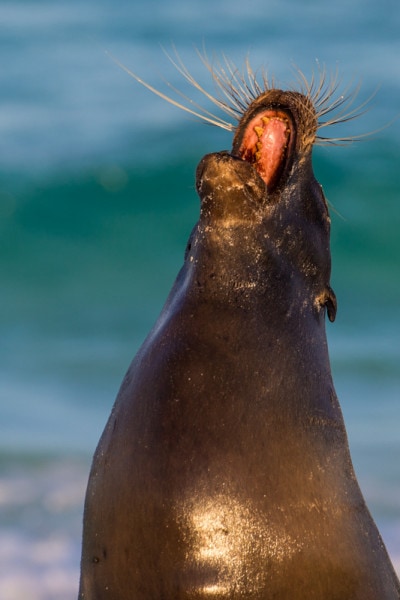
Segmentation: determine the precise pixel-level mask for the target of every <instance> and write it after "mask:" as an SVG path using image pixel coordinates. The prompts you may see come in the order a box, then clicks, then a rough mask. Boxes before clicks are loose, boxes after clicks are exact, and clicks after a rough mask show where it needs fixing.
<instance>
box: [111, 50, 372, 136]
mask: <svg viewBox="0 0 400 600" xmlns="http://www.w3.org/2000/svg"><path fill="white" fill-rule="evenodd" d="M173 52H174V56H173V57H172V56H171V55H170V54H169V53H168V52H167V51H166V50H164V53H165V55H166V57H167V58H168V60H169V61H170V62H171V64H172V65H173V66H174V68H175V69H176V70H177V71H178V73H179V74H180V75H181V76H182V77H183V79H184V80H185V81H186V82H187V83H188V84H189V85H191V86H192V87H193V88H194V89H196V90H197V91H198V92H200V93H201V94H203V96H205V98H206V99H207V100H208V101H209V102H211V103H212V104H214V106H216V107H217V108H218V109H219V110H221V111H222V112H223V113H225V114H226V115H228V117H230V118H231V119H233V120H234V122H230V121H228V120H226V119H224V118H222V117H221V116H219V115H216V114H214V112H212V111H210V110H208V109H206V108H204V107H203V106H202V105H201V104H200V103H198V102H195V101H194V100H193V99H192V98H190V96H188V95H186V94H184V93H183V92H181V91H180V90H179V89H177V88H176V87H174V86H173V85H171V84H170V83H169V82H168V81H165V84H166V85H167V86H168V87H169V88H170V90H171V91H172V92H173V93H174V94H176V95H178V96H180V97H181V98H182V99H183V101H182V102H181V101H178V100H176V99H174V98H173V97H171V96H169V95H168V94H165V93H164V92H161V91H160V90H158V89H157V88H155V87H153V86H152V85H150V84H149V83H147V82H146V81H144V80H143V79H141V78H140V77H139V76H138V75H136V74H135V73H133V72H132V71H131V70H130V69H129V68H127V67H126V66H125V65H124V64H122V63H121V62H120V61H119V60H118V59H116V58H115V57H114V56H112V55H111V54H109V53H108V54H109V56H110V57H111V58H112V60H113V61H114V62H115V63H116V64H117V65H118V66H119V67H120V68H121V69H123V70H124V71H125V72H126V73H128V74H129V75H130V76H131V77H133V78H134V79H135V80H136V81H137V82H138V83H140V84H141V85H143V86H144V87H146V88H147V89H148V90H150V91H151V92H153V93H154V94H156V95H157V96H159V97H160V98H162V99H163V100H166V101H167V102H169V103H170V104H172V105H173V106H176V107H177V108H179V109H181V110H183V111H185V112H187V113H189V114H191V115H193V116H194V117H196V118H198V119H200V120H201V121H203V122H205V123H210V124H211V125H215V126H216V127H220V128H222V129H225V130H227V131H231V132H233V131H234V130H235V128H236V123H235V122H238V121H239V120H240V119H241V118H242V116H243V114H244V113H245V112H246V111H247V110H248V108H249V106H250V105H251V104H252V103H253V102H254V101H255V100H257V98H259V96H261V95H262V94H265V93H266V92H267V91H268V90H271V89H274V88H275V81H274V78H273V77H272V78H269V77H268V74H267V71H266V70H265V69H264V68H261V69H260V70H259V71H254V70H253V68H252V66H251V64H250V59H249V56H246V58H245V61H244V64H243V68H242V70H239V68H238V67H237V66H236V65H235V64H234V62H233V61H232V60H230V59H229V58H228V57H227V56H226V55H225V54H222V59H221V60H218V59H215V58H213V60H212V61H211V60H210V59H209V58H208V56H207V53H206V51H205V48H203V51H202V52H201V51H199V50H198V49H196V53H197V55H198V57H199V58H200V60H201V62H202V64H203V66H204V67H205V68H206V70H207V71H208V72H209V73H210V75H211V79H212V81H213V84H214V94H213V93H211V92H209V91H207V89H206V88H205V87H203V86H202V85H201V84H200V83H199V81H198V80H197V79H195V77H194V76H193V75H192V74H191V73H190V71H189V69H188V68H187V67H186V66H185V64H184V63H183V61H182V59H181V57H180V56H179V54H178V52H177V50H176V48H175V47H174V46H173ZM294 71H295V75H296V80H297V86H293V87H292V88H291V91H292V92H294V93H299V92H300V93H301V94H303V96H304V97H305V98H304V104H303V109H304V111H306V113H307V114H308V115H309V119H310V122H314V123H315V119H316V120H317V123H318V125H317V132H316V134H312V135H315V136H316V137H315V140H313V137H310V143H313V141H315V143H317V144H318V145H342V144H348V143H351V142H353V141H358V140H361V139H363V138H364V137H367V136H369V135H371V133H365V134H361V135H355V136H354V135H352V136H338V137H329V136H321V135H320V133H319V132H320V130H321V129H322V128H326V127H331V126H335V125H339V124H343V123H347V122H349V121H352V120H354V119H356V118H358V117H359V116H361V115H363V114H365V112H366V111H367V110H368V107H369V105H370V102H371V100H372V98H373V97H374V96H375V95H376V93H377V90H375V91H374V92H373V93H372V94H371V95H370V96H369V97H368V98H367V99H366V100H365V101H364V102H362V103H361V104H359V105H356V106H355V102H356V99H357V97H358V95H359V92H360V89H361V85H360V84H358V85H357V86H356V87H355V88H353V86H352V85H347V86H346V87H345V88H344V90H343V91H342V92H341V93H339V90H340V88H341V84H342V81H341V79H340V77H339V74H338V69H337V68H336V70H335V71H334V72H333V73H331V74H330V75H329V76H328V73H327V69H326V66H325V65H320V63H319V62H318V61H317V72H315V71H312V73H311V77H310V78H307V77H306V75H305V74H304V72H303V71H302V70H301V69H299V68H298V67H296V66H294Z"/></svg>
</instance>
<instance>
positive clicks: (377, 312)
mask: <svg viewBox="0 0 400 600" xmlns="http://www.w3.org/2000/svg"><path fill="white" fill-rule="evenodd" d="M399 31H400V7H399V4H398V2H397V1H395V0H391V1H390V0H382V1H381V2H380V3H379V4H376V2H375V1H372V0H353V1H352V2H351V3H350V2H348V1H347V0H336V2H334V3H332V2H325V1H322V2H318V3H317V2H312V1H310V0H302V1H300V2H298V1H297V0H283V1H278V0H266V1H261V0H248V1H247V2H241V1H239V0H229V1H228V0H221V1H220V2H215V1H214V0H202V2H198V3H192V2H187V1H183V0H171V1H169V2H156V1H155V0H148V1H147V2H139V1H137V0H129V1H128V0H125V1H124V0H112V1H111V0H97V1H94V0H68V1H66V0H59V1H58V2H54V1H53V2H51V1H50V0H38V1H36V2H29V1H23V0H10V1H3V0H1V1H0V56H1V66H0V250H1V251H0V273H1V294H0V382H1V386H0V394H1V398H0V598H2V600H22V599H24V600H26V599H29V600H50V599H51V600H71V599H73V598H75V596H76V593H77V587H78V570H79V554H80V536H81V515H82V510H83V499H84V491H85V486H86V480H87V475H88V469H89V465H90V460H91V456H92V453H93V451H94V448H95V445H96V443H97V440H98V438H99V435H100V433H101V431H102V429H103V426H104V423H105V421H106V419H107V416H108V414H109V411H110V409H111V406H112V403H113V401H114V398H115V395H116V393H117V391H118V387H119V385H120V382H121V380H122V377H123V375H124V373H125V371H126V369H127V367H128V365H129V362H130V360H131V359H132V357H133V355H134V353H135V352H136V350H137V349H138V347H139V345H140V343H141V342H142V341H143V339H144V337H145V335H146V333H147V332H148V330H149V329H150V327H151V326H152V324H153V322H154V320H155V318H156V317H157V315H158V313H159V311H160V309H161V306H162V304H163V302H164V300H165V298H166V295H167V293H168V291H169V289H170V287H171V285H172V283H173V280H174V278H175V276H176V274H177V272H178V269H179V268H180V265H181V263H182V256H183V251H184V247H185V242H186V239H187V237H188V235H189V233H190V230H191V228H192V226H193V224H194V223H195V221H196V219H197V215H198V200H197V197H196V193H195V189H194V171H195V167H196V165H197V162H198V161H199V159H200V158H201V157H202V156H203V155H204V154H205V153H207V152H213V151H217V150H222V149H228V148H229V147H230V145H231V135H230V134H228V133H226V132H223V131H222V130H220V129H216V128H214V127H210V126H207V125H204V124H201V123H199V122H197V121H196V120H194V119H192V118H191V117H190V116H188V115H187V114H185V113H183V112H181V111H179V110H177V109H175V108H173V107H171V106H169V105H167V104H166V103H165V102H163V101H162V100H160V99H159V98H157V97H155V96H153V95H152V94H151V93H150V92H148V91H147V90H145V89H144V88H142V87H141V86H140V85H139V84H137V83H136V82H135V81H134V80H133V79H131V78H130V77H129V76H128V75H127V74H126V73H125V72H123V71H122V70H121V69H120V68H118V67H117V66H116V64H115V63H114V62H113V61H112V60H111V59H110V57H109V56H108V55H107V54H106V51H108V52H111V53H112V54H113V55H115V56H116V57H117V58H118V59H119V60H120V61H121V62H123V63H124V64H126V65H127V66H128V67H130V68H131V69H132V70H133V71H135V72H136V73H137V74H138V75H140V76H142V77H144V78H145V79H146V80H147V81H149V82H150V83H151V84H153V85H155V86H156V87H161V88H162V89H164V91H165V90H167V89H168V88H166V87H165V85H164V84H163V79H167V80H168V81H170V82H171V83H172V84H173V85H174V86H176V87H178V88H179V89H181V90H183V91H187V87H186V85H185V83H184V82H183V81H182V78H181V77H180V76H179V74H178V73H177V72H176V71H175V70H174V68H173V67H172V66H171V65H170V63H169V62H168V60H167V59H166V57H165V56H164V54H163V52H162V49H161V47H165V48H166V49H167V50H171V45H172V44H175V45H176V47H177V49H178V51H179V53H180V55H181V56H182V58H183V60H184V62H185V64H186V65H187V66H188V67H189V69H190V70H191V72H192V73H193V74H194V75H195V77H197V78H198V80H199V81H200V82H201V83H202V84H203V85H204V86H205V87H208V89H209V90H210V91H213V87H212V84H211V82H210V77H209V74H208V73H207V71H206V70H205V69H204V67H203V66H202V65H201V61H200V60H199V59H198V57H197V55H196V52H195V47H198V48H202V47H203V44H204V45H205V46H206V49H207V50H208V51H209V53H210V55H212V53H213V52H215V53H216V55H217V56H219V57H221V53H225V54H226V55H227V56H229V57H230V58H231V59H232V60H233V61H235V62H236V63H237V64H239V65H242V64H243V59H244V57H245V56H246V54H249V56H250V59H251V63H252V65H253V67H254V68H255V69H256V68H257V67H261V66H266V67H267V68H268V70H269V72H270V73H271V74H274V76H275V77H276V79H277V80H278V82H279V83H281V85H282V86H284V85H285V84H287V83H289V84H291V83H293V81H294V79H295V77H296V75H295V72H294V70H293V64H294V63H295V64H296V65H297V66H298V67H299V68H301V69H302V70H303V71H304V73H305V74H306V76H307V77H308V78H309V77H310V76H311V73H312V71H313V70H314V71H317V70H318V63H317V61H319V64H326V66H327V68H328V70H329V71H332V72H334V71H335V70H336V69H338V72H339V73H340V75H341V76H342V78H343V87H342V89H345V88H346V86H347V85H350V86H352V87H353V88H354V87H356V86H357V83H358V82H361V90H360V93H359V97H358V99H357V102H362V101H363V100H365V99H366V98H368V97H369V96H370V95H371V94H372V93H373V92H374V91H376V90H377V93H376V95H375V97H374V98H373V100H372V101H371V102H370V105H369V111H368V112H367V113H366V114H365V115H364V116H363V117H361V118H360V119H358V120H356V121H354V122H350V123H348V124H347V126H346V127H345V128H344V129H343V128H342V130H341V131H340V133H341V134H343V133H344V134H346V135H352V134H359V133H366V132H371V131H376V130H379V129H381V128H382V127H383V126H384V125H387V124H389V125H388V127H386V128H384V129H382V130H381V131H379V132H378V133H376V134H375V135H373V136H370V137H367V138H366V139H365V140H364V141H362V142H357V143H353V144H352V145H350V146H348V147H345V148H343V147H339V148H338V147H336V148H316V150H315V153H314V166H315V172H316V175H317V177H318V179H319V180H320V182H321V183H322V184H323V186H324V189H325V193H326V195H327V197H328V199H329V201H330V203H331V206H332V256H333V275H332V286H333V288H334V289H335V291H336V294H337V296H338V300H339V311H338V317H337V320H336V322H335V323H334V324H333V325H331V324H328V326H327V328H328V336H329V344H330V351H331V360H332V368H333V372H334V378H335V383H336V388H337V392H338V395H339V398H340V401H341V404H342V408H343V412H344V416H345V420H346V424H347V429H348V435H349V439H350V445H351V450H352V456H353V460H354V463H355V467H356V471H357V475H358V478H359V481H360V484H361V487H362V489H363V492H364V495H365V497H366V499H367V502H368V504H369V507H370V509H371V511H372V513H373V516H374V518H375V520H376V521H377V523H378V526H379V528H380V530H381V532H382V534H383V537H384V540H385V542H386V545H387V547H388V549H389V552H390V554H391V557H392V559H393V562H394V564H395V566H396V568H397V569H398V570H399V569H400V461H399V458H400V427H399V426H400V398H399V396H400V370H399V359H400V344H399V334H400V310H399V308H400V306H399V305H400V277H399V262H400V241H399V233H398V232H399V230H400V206H399V200H400V198H399V183H400V169H399V156H400V152H399V139H400V123H399V120H397V121H396V120H395V121H393V119H395V117H396V116H398V114H399V112H400V109H399V106H400V103H399V98H400V59H399V57H400V36H399ZM378 88H379V89H378ZM189 93H190V95H192V96H193V97H194V98H195V99H197V100H199V96H198V95H197V94H196V93H195V92H193V90H191V91H189ZM201 102H202V104H203V105H205V106H207V107H208V108H210V106H209V105H207V102H206V101H205V100H201ZM391 121H393V122H392V123H391ZM326 133H329V134H330V135H331V136H335V135H337V134H338V130H332V131H330V132H326Z"/></svg>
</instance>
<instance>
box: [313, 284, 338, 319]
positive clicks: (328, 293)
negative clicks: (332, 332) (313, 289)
mask: <svg viewBox="0 0 400 600" xmlns="http://www.w3.org/2000/svg"><path fill="white" fill-rule="evenodd" d="M316 306H317V307H318V310H321V308H322V307H324V308H326V311H327V313H328V319H329V320H330V322H331V323H333V321H334V320H335V318H336V311H337V301H336V295H335V292H334V291H333V289H332V288H331V287H330V286H329V285H327V286H326V287H325V289H324V291H323V292H322V293H321V294H320V295H319V296H317V298H316Z"/></svg>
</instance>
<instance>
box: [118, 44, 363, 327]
mask: <svg viewBox="0 0 400 600" xmlns="http://www.w3.org/2000/svg"><path fill="white" fill-rule="evenodd" d="M199 54H200V53H199ZM200 58H201V60H202V62H203V64H204V65H205V67H206V68H207V69H208V71H209V72H210V74H211V77H212V79H213V83H214V84H215V89H216V93H215V94H212V93H209V92H208V91H207V90H206V89H205V88H204V87H203V86H202V85H201V84H200V83H198V82H197V81H196V79H195V78H194V77H193V76H192V75H191V73H190V72H189V70H188V69H187V68H186V66H185V65H184V64H183V62H182V60H181V59H180V57H179V56H178V55H177V54H176V58H175V59H173V58H171V59H170V60H171V62H172V63H173V65H174V66H175V67H176V68H177V69H178V71H179V72H180V74H181V75H182V76H183V77H184V79H186V81H187V82H189V84H191V85H192V86H193V87H194V88H195V89H197V90H198V91H200V92H201V93H202V94H204V96H205V97H206V98H207V100H208V101H211V102H212V103H213V104H214V105H216V106H217V107H218V109H220V110H221V111H223V113H225V115H228V118H226V117H221V116H219V115H217V114H213V113H212V112H210V111H209V110H208V109H205V108H203V107H202V106H201V105H200V104H198V103H196V102H193V101H192V99H191V98H189V97H188V96H185V95H184V94H180V92H178V93H179V94H180V95H181V97H182V96H183V98H184V99H186V100H187V103H186V104H185V102H182V101H177V100H175V99H173V98H171V97H170V96H168V95H166V94H164V93H163V92H161V91H159V90H157V89H156V88H154V87H153V86H151V85H149V84H147V83H146V82H145V81H143V80H142V79H140V78H139V77H138V76H136V75H135V74H134V73H132V72H131V71H130V70H129V69H127V68H126V67H125V66H124V65H122V64H121V63H118V61H116V62H117V63H118V64H119V65H120V66H121V67H122V68H123V69H124V70H126V71H127V72H128V73H129V74H130V75H131V76H133V77H134V78H135V79H136V80H137V81H139V83H141V84H143V85H144V86H145V87H147V88H148V89H149V90H151V91H152V92H154V93H155V94H157V95H158V96H160V97H161V98H163V99H164V100H167V101H168V102H170V103H171V104H173V105H175V106H177V107H178V108H180V109H182V110H184V111H186V112H189V113H190V114H192V115H194V116H196V117H198V118H200V119H201V120H202V121H204V122H206V123H209V124H212V125H216V126H217V127H220V128H222V129H226V130H228V131H230V132H232V133H234V139H233V145H232V150H231V152H218V153H215V154H208V155H206V156H205V157H204V158H203V159H202V160H201V161H200V164H199V166H198V168H197V174H196V186H197V191H198V193H199V196H200V200H201V211H200V220H199V223H198V225H197V227H196V228H195V229H194V231H193V233H192V235H191V237H190V240H189V243H188V245H187V251H186V262H185V265H186V267H187V269H186V270H187V272H189V271H190V272H191V273H192V275H193V272H194V270H196V273H195V274H194V275H193V279H194V280H195V281H196V282H197V284H196V285H197V286H198V288H199V289H205V288H206V287H207V286H206V279H207V270H208V271H209V272H210V273H211V275H212V278H213V279H214V284H215V289H214V290H213V292H215V293H218V287H217V282H218V281H219V282H220V284H221V285H220V291H222V290H224V292H226V290H227V289H228V288H229V282H230V281H231V283H232V286H233V287H234V289H236V290H237V289H238V288H245V287H247V288H248V289H253V297H255V296H256V295H257V294H261V295H262V294H264V295H265V297H267V296H268V298H269V302H270V304H274V303H275V304H277V303H279V302H281V301H282V302H283V298H284V296H285V295H286V296H287V297H290V296H292V297H293V296H294V295H295V294H296V293H298V297H299V303H300V304H302V305H303V306H306V305H310V303H311V304H312V306H314V308H315V312H316V313H317V314H318V316H319V317H321V316H323V315H324V314H325V308H326V309H327V313H328V317H329V319H330V320H331V321H333V320H334V319H335V314H336V299H335V295H334V293H333V291H332V290H331V288H330V284H329V280H330V270H331V259H330V245H329V236H330V218H329V211H328V206H327V202H326V200H325V197H324V194H323V191H322V188H321V186H320V184H319V183H318V182H317V180H316V179H315V176H314V173H313V168H312V149H313V146H314V144H316V143H318V144H319V145H327V144H329V145H331V144H338V143H339V144H342V143H346V142H351V141H354V140H355V139H359V138H361V137H364V136H363V135H361V136H349V137H336V138H329V137H324V136H321V135H320V131H321V128H323V127H326V126H334V125H337V124H338V123H344V122H348V121H349V120H351V119H354V118H356V117H357V116H358V115H359V114H362V112H363V109H364V107H365V105H366V104H367V102H368V100H367V101H366V102H364V103H362V104H360V105H359V106H358V107H357V106H356V107H354V99H355V97H356V95H357V93H358V89H357V88H356V89H355V90H353V91H352V90H350V93H349V90H348V89H345V90H344V93H340V92H339V88H340V85H339V84H340V82H339V81H338V76H337V73H332V74H331V75H330V76H328V75H327V73H326V71H325V69H323V68H320V67H318V72H319V73H318V74H319V77H318V76H314V74H312V77H311V79H310V80H307V78H306V77H305V75H304V74H303V73H302V72H301V71H300V70H299V71H298V72H297V84H296V86H295V87H294V88H290V89H288V90H282V89H278V87H277V86H275V85H274V83H273V81H272V80H271V79H270V78H269V77H268V76H267V72H266V71H265V70H264V69H260V70H258V71H257V72H254V71H253V70H252V68H251V66H250V63H249V61H248V60H246V62H245V65H244V68H243V69H240V68H237V67H236V65H234V64H233V63H232V62H231V61H230V60H229V59H228V58H226V57H224V59H223V61H222V63H220V62H218V61H215V62H213V63H210V62H209V60H208V58H207V56H206V55H205V54H204V55H201V54H200ZM232 121H233V122H232ZM235 122H236V123H235ZM201 253H202V254H203V258H201ZM204 265H206V267H204ZM218 265H219V267H220V269H219V273H220V277H219V278H218V277H217V275H216V273H217V271H218V268H217V267H218ZM185 281H188V280H185ZM208 289H210V288H209V286H208ZM249 298H250V296H249Z"/></svg>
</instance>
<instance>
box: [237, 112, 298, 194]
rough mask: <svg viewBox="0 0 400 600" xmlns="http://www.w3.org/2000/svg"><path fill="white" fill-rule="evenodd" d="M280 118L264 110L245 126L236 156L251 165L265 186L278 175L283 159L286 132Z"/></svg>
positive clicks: (279, 115)
mask: <svg viewBox="0 0 400 600" xmlns="http://www.w3.org/2000/svg"><path fill="white" fill-rule="evenodd" d="M288 125H289V124H288V121H287V119H285V117H284V115H282V114H279V113H277V111H273V110H268V111H265V112H264V113H262V114H261V115H258V116H257V117H254V119H252V120H251V121H250V123H249V124H248V125H247V128H246V131H245V133H244V135H243V138H242V143H241V145H240V148H239V156H240V157H241V158H243V160H247V161H248V162H250V163H252V164H254V166H255V167H256V169H257V171H258V173H259V174H260V176H261V177H262V178H263V180H264V181H265V183H266V184H267V186H271V185H272V184H273V183H274V181H275V180H276V178H277V176H278V175H279V171H280V169H281V167H282V165H283V160H284V158H285V151H286V146H287V143H288V139H289V134H290V130H289V127H288Z"/></svg>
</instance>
